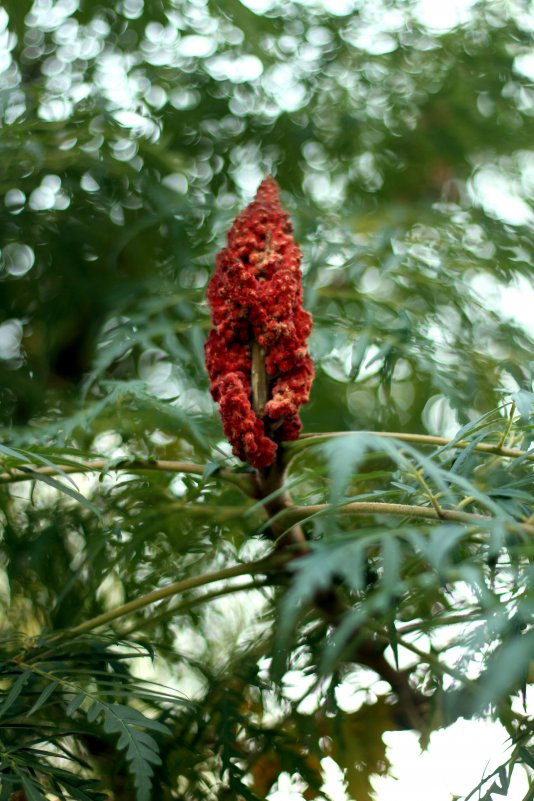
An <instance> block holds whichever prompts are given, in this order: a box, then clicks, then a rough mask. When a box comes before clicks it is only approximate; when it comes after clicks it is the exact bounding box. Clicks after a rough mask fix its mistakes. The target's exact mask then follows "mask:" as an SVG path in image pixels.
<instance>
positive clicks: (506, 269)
mask: <svg viewBox="0 0 534 801" xmlns="http://www.w3.org/2000/svg"><path fill="white" fill-rule="evenodd" d="M252 8H255V9H256V10H255V11H254V10H252ZM533 27H534V19H533V16H532V8H531V6H529V4H528V3H527V2H520V1H519V0H518V1H517V2H504V0H502V1H501V0H487V2H478V3H474V4H473V5H472V6H471V7H470V9H469V10H468V12H466V15H465V19H463V20H462V24H459V25H456V26H455V27H453V28H450V29H447V30H442V31H439V30H432V29H431V28H429V27H427V26H425V25H424V24H423V21H422V17H421V13H420V6H419V5H418V4H416V3H413V2H396V1H395V0H382V2H380V3H372V4H364V3H356V2H354V3H350V2H348V0H347V2H346V3H345V4H344V5H343V6H342V5H341V4H338V5H337V11H336V12H335V13H334V11H332V10H330V11H329V10H328V4H326V3H325V4H323V3H322V2H319V0H315V2H306V3H304V2H297V1H296V0H284V2H283V3H282V2H277V0H265V2H264V3H262V4H261V5H260V4H259V3H258V4H256V5H253V4H250V7H249V6H246V5H244V4H242V3H241V2H239V0H225V2H223V1H222V0H221V1H220V2H218V1H217V0H145V2H143V0H122V2H97V1H95V2H89V1H88V0H34V1H33V2H28V0H7V2H6V0H4V3H3V6H2V7H0V41H1V47H0V112H1V114H2V125H3V129H2V133H1V136H0V156H1V167H0V203H1V211H0V226H1V231H2V237H1V243H0V246H1V260H0V282H1V292H0V313H1V318H0V424H1V427H2V428H1V434H2V440H1V441H2V443H3V444H2V445H0V458H1V459H2V461H3V468H2V470H3V472H2V475H1V476H0V481H1V485H0V503H1V528H2V537H1V541H0V568H1V572H0V576H1V582H0V592H1V598H0V603H1V605H2V624H1V636H2V645H1V647H2V667H1V672H2V675H1V676H0V692H1V697H0V799H1V801H4V799H5V801H7V800H8V799H11V801H15V799H16V801H20V800H21V799H23V798H26V799H28V801H42V799H43V798H49V799H55V798H59V799H80V801H87V800H88V799H91V800H92V801H97V799H104V798H112V799H116V800H117V801H120V799H131V798H134V797H136V798H137V799H138V801H149V799H183V801H185V800H186V799H187V801H197V799H221V801H222V799H230V798H232V799H233V798H243V799H258V798H260V799H261V798H265V797H266V796H267V795H268V793H269V791H270V790H271V789H272V787H273V785H274V783H275V781H276V779H277V777H278V776H279V775H280V773H281V772H284V771H287V772H289V773H290V774H291V775H292V776H294V777H297V776H298V777H300V779H299V780H300V781H301V786H302V790H303V793H304V797H305V798H314V797H319V794H320V788H321V784H322V776H321V759H322V758H323V757H324V756H331V757H332V758H333V759H335V760H336V761H337V762H338V764H339V765H340V767H341V768H342V769H343V770H344V771H345V780H346V787H347V792H348V794H349V797H350V798H352V799H355V801H365V799H369V798H371V797H372V792H373V791H372V777H373V775H383V774H385V773H387V770H388V761H387V755H386V753H385V747H384V745H383V742H382V734H383V733H384V731H387V730H391V729H404V728H410V729H411V728H414V729H416V730H418V731H420V732H421V735H422V738H423V741H426V740H427V739H428V736H429V734H430V733H431V732H432V731H433V730H435V729H437V728H439V727H440V726H444V725H447V724H450V723H451V722H453V721H454V720H455V719H457V718H458V717H462V716H464V717H473V716H493V717H496V718H498V719H499V720H500V721H501V722H502V723H503V724H504V725H505V726H506V728H507V730H508V732H509V734H510V737H511V743H512V748H511V751H509V752H508V753H507V754H506V755H503V765H502V767H501V769H500V770H499V771H498V772H497V773H496V774H495V776H492V777H490V778H489V780H488V781H486V782H483V783H482V786H481V789H480V794H481V797H484V798H486V799H489V798H490V796H491V793H492V792H496V791H497V790H501V791H502V792H506V788H507V786H508V783H509V781H510V776H511V773H512V771H513V768H514V765H515V764H516V763H518V762H519V763H523V764H524V765H525V766H526V767H527V769H530V770H531V769H532V768H533V767H534V751H533V749H532V746H531V745H529V737H530V735H531V725H532V719H531V717H530V716H529V714H528V712H527V710H526V708H525V707H524V706H522V705H521V696H523V697H524V694H525V692H526V685H527V683H528V681H529V666H530V664H531V660H532V656H533V652H534V640H533V636H534V635H533V630H532V610H533V599H532V562H531V558H532V543H533V535H534V520H533V513H534V505H533V500H532V497H533V496H532V480H533V477H532V459H533V454H532V453H531V452H530V451H529V448H530V447H531V440H532V430H533V429H532V427H533V416H532V409H533V406H532V400H533V395H532V370H533V364H534V350H533V342H532V338H531V336H529V335H528V334H527V332H526V330H525V329H524V328H523V327H521V326H519V325H518V324H517V323H516V322H514V321H513V320H512V319H510V318H507V317H506V316H505V315H503V314H502V311H501V310H500V307H499V304H498V303H497V302H495V297H496V296H497V297H498V296H499V294H501V293H502V292H504V291H505V288H506V287H508V286H513V285H514V284H515V283H517V282H519V286H521V287H525V288H526V290H528V288H529V282H530V277H531V258H532V226H533V220H534V214H533V210H532V204H531V203H530V200H529V198H530V197H531V195H532V187H533V177H532V176H533V174H534V172H533V171H534V153H533V152H532V149H531V148H532V141H533V133H534V126H533V123H532V116H533V113H534V94H533V88H532V82H531V81H530V80H529V76H530V77H532V55H530V56H529V53H531V47H532V30H533ZM529 59H530V61H529ZM269 172H272V173H273V174H275V175H276V178H277V180H278V182H279V184H280V186H281V188H282V195H283V202H284V204H285V206H286V207H287V208H288V209H290V211H291V214H292V218H293V220H294V225H295V232H296V238H297V240H298V241H299V242H300V244H301V246H302V250H303V256H304V257H303V272H304V285H305V297H306V307H307V308H308V309H309V310H310V311H311V312H312V313H313V316H314V321H315V325H314V331H313V335H312V338H311V342H310V346H311V351H312V355H313V357H314V360H315V365H316V373H317V377H316V380H315V383H314V387H313V394H312V399H311V402H310V403H309V405H308V406H307V407H306V408H305V409H304V410H303V414H302V419H303V423H304V432H305V434H306V435H307V437H304V438H303V439H301V440H300V441H299V442H298V443H294V444H293V445H291V446H288V447H287V449H286V459H287V461H290V464H289V470H288V475H287V485H288V487H289V488H290V491H291V494H292V497H293V501H294V504H295V509H294V510H293V511H292V512H291V513H289V516H287V517H286V518H285V520H286V525H287V526H290V523H291V522H292V521H295V520H304V521H305V522H304V523H303V525H304V529H305V531H306V534H307V536H308V538H309V540H310V543H311V545H310V549H311V550H310V554H309V555H308V556H305V557H303V558H301V559H300V560H298V561H295V562H293V563H292V564H291V565H290V566H289V567H286V568H283V567H281V566H280V564H277V563H275V562H273V560H272V559H271V560H270V561H267V562H266V563H264V562H260V563H259V564H258V561H259V560H260V559H261V558H262V557H264V556H267V555H268V554H270V553H271V549H272V545H271V543H270V542H269V540H268V538H266V537H265V514H264V511H263V504H262V502H261V500H260V501H258V499H257V498H254V497H251V487H252V484H251V482H252V473H250V472H247V469H246V467H243V466H242V465H239V464H237V462H236V460H235V459H234V458H233V457H232V456H231V455H230V451H229V448H228V446H227V445H226V443H225V442H224V440H223V438H222V430H221V425H220V421H219V418H218V415H217V411H216V409H215V407H214V405H213V403H212V402H211V399H210V397H209V393H208V382H207V378H206V375H205V370H204V366H203V341H204V338H205V334H206V331H207V329H208V327H209V310H208V308H207V305H206V302H205V288H206V283H207V281H208V279H209V275H210V273H211V270H212V267H213V262H214V255H215V253H216V252H217V250H218V249H219V248H220V247H221V246H222V245H223V243H224V234H225V231H226V230H227V229H228V227H229V225H230V223H231V221H232V219H233V218H234V216H235V215H236V213H237V211H238V210H239V209H240V208H242V207H243V206H244V205H245V204H246V203H247V202H249V200H250V199H251V197H252V195H253V194H254V191H255V189H256V186H257V184H258V183H259V181H260V180H261V179H262V178H263V177H264V175H265V174H267V173H269ZM488 187H489V188H488ZM491 187H493V195H492V193H491V191H490V190H491ZM495 188H496V189H495ZM495 192H499V193H500V195H501V197H500V203H495V202H494V200H492V197H494V195H495ZM530 302H532V299H530ZM333 432H368V433H365V434H349V435H347V436H336V437H333V436H332V433H333ZM373 432H374V433H373ZM378 432H382V433H384V432H392V436H386V437H383V436H378ZM314 433H315V434H322V436H320V437H319V436H318V437H311V436H308V435H311V434H314ZM395 433H397V434H401V435H404V439H403V438H402V437H399V436H397V437H395V436H394V435H395ZM421 434H422V435H426V436H427V437H433V439H430V440H429V439H427V440H424V438H423V439H421V438H417V436H415V435H421ZM409 435H414V436H409ZM440 437H441V438H443V439H440ZM292 457H295V458H294V459H293V458H292ZM81 463H83V464H84V465H87V463H89V464H90V465H92V468H91V469H89V468H87V466H85V467H84V468H83V469H80V464H81ZM69 473H73V474H74V477H72V476H69V475H68V474H69ZM252 495H253V492H252ZM347 504H352V505H351V506H347ZM355 504H356V505H355ZM358 504H359V505H358ZM369 504H388V505H387V506H386V505H383V506H376V507H371V506H369ZM392 504H397V505H399V506H398V507H393V506H392ZM309 506H312V507H313V509H311V510H310V509H306V507H309ZM343 506H345V507H346V508H345V509H341V507H343ZM408 507H410V508H408ZM414 507H418V508H419V509H421V508H422V509H423V510H424V511H423V512H417V511H413V509H414ZM411 510H412V511H411ZM291 515H292V517H291ZM433 518H434V519H433ZM247 575H249V577H248V578H247ZM240 576H241V577H242V578H240ZM216 580H218V583H214V587H213V588H211V589H208V590H207V591H206V590H202V589H199V588H202V586H203V585H204V584H206V585H207V584H208V583H211V582H215V581H216ZM168 586H170V589H169V590H166V589H165V588H166V587H168ZM332 587H335V588H336V589H335V592H336V593H337V594H338V596H339V597H342V600H343V604H344V606H343V612H342V613H339V614H336V617H335V620H334V619H333V618H332V617H330V618H329V617H328V615H325V609H324V604H323V607H321V603H318V598H320V597H321V596H320V593H321V592H323V594H324V593H325V592H329V591H330V590H329V589H328V588H332ZM159 589H161V590H162V593H161V596H158V598H157V599H154V597H153V596H148V598H147V599H145V600H143V599H144V596H146V595H147V594H149V593H152V592H153V591H155V590H159ZM219 597H221V600H219ZM158 599H159V600H158ZM154 600H157V603H154ZM149 601H152V602H151V603H149ZM208 601H209V603H208ZM129 602H132V606H131V607H127V608H126V609H123V608H122V607H121V604H124V603H129ZM100 615H103V616H104V617H103V618H99V617H98V616H100ZM381 644H382V645H381ZM386 645H387V648H386ZM384 648H386V650H385V651H384ZM373 649H374V650H373ZM375 651H376V653H378V654H379V659H378V661H376V658H375V657H376V653H375ZM371 652H372V653H371ZM147 655H148V656H152V657H154V658H155V659H156V662H155V664H156V667H157V670H158V671H159V673H158V674H157V675H158V676H159V678H160V679H161V681H162V684H161V685H158V684H154V683H150V682H148V681H146V680H145V679H144V678H143V676H146V670H145V669H138V668H136V665H137V664H138V658H141V657H144V656H145V657H146V656H147ZM408 656H410V660H411V661H410V660H408V661H407V659H408ZM397 658H398V659H400V660H401V667H402V669H401V668H400V667H399V666H398V665H397V664H396V660H397ZM288 668H289V669H290V670H291V671H296V672H297V675H299V676H300V681H301V682H302V687H303V688H304V686H306V687H308V690H307V693H308V699H307V702H308V703H307V705H306V706H305V707H302V706H301V705H300V704H299V701H300V699H299V700H294V696H292V695H291V694H290V693H288V692H287V681H288V678H287V676H288V675H292V676H294V675H295V674H293V673H291V674H287V673H286V671H287V669H288ZM530 671H531V672H530V679H531V678H532V668H531V667H530ZM284 677H285V678H284ZM378 678H382V679H383V680H384V681H385V682H387V686H388V689H387V690H384V689H382V688H383V687H384V686H385V685H384V683H383V682H382V683H381V685H380V688H379V689H376V688H375V689H373V687H374V686H375V684H374V682H375V681H376V679H378ZM355 683H356V686H360V687H362V688H366V687H369V688H370V689H369V690H367V691H364V690H363V689H362V690H359V693H360V697H361V705H360V707H359V709H358V710H357V711H356V712H347V711H344V709H343V708H341V707H340V705H339V700H338V696H337V695H336V687H337V686H338V685H340V684H343V685H344V686H348V685H349V684H350V685H351V686H354V684H355ZM163 685H165V686H163ZM303 693H304V689H303ZM310 699H313V703H312V702H311V701H310ZM304 708H305V709H306V711H303V709H304ZM310 710H312V711H310ZM19 792H21V793H22V795H17V793H19ZM528 798H532V795H528Z"/></svg>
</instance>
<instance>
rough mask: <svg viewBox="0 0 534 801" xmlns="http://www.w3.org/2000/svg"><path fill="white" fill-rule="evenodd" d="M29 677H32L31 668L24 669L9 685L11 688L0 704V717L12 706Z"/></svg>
mask: <svg viewBox="0 0 534 801" xmlns="http://www.w3.org/2000/svg"><path fill="white" fill-rule="evenodd" d="M31 678H32V671H31V670H24V671H23V672H22V673H20V674H19V675H18V676H17V678H16V679H15V681H14V682H13V684H12V685H11V688H10V690H9V692H8V694H7V695H6V697H5V699H4V701H3V703H2V705H1V706H0V717H2V716H4V715H5V714H6V712H7V711H8V710H9V709H10V708H11V707H12V706H13V704H14V703H15V701H16V700H17V698H18V697H19V695H20V694H21V692H22V691H23V689H24V687H25V686H26V684H27V683H28V682H29V680H30V679H31Z"/></svg>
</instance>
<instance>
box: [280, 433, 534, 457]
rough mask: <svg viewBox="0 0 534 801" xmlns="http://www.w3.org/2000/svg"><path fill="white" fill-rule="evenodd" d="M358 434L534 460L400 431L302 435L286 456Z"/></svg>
mask: <svg viewBox="0 0 534 801" xmlns="http://www.w3.org/2000/svg"><path fill="white" fill-rule="evenodd" d="M359 434H364V435H369V434H372V435H373V436H375V437H383V438H384V439H397V440H399V441H400V442H412V443H415V444H419V445H437V446H439V447H447V446H451V447H452V448H469V447H472V448H473V450H475V451H477V452H478V453H489V454H493V455H494V456H506V457H507V458H509V459H518V458H520V457H522V456H524V457H525V459H527V460H534V452H533V453H529V452H528V451H522V450H520V449H519V448H505V447H503V446H501V445H492V444H490V443H488V442H478V443H477V444H476V445H473V443H472V442H469V441H468V440H460V441H459V442H454V440H452V439H447V437H435V436H433V435H430V434H410V433H406V432H402V431H329V432H325V433H317V434H303V435H302V436H301V437H300V438H299V439H298V440H296V441H295V442H288V443H286V450H287V455H288V457H291V456H292V455H293V454H295V455H296V453H297V452H298V453H300V451H301V450H303V449H304V448H306V447H307V446H308V445H318V444H320V443H321V442H328V440H330V439H333V438H335V437H355V436H358V435H359Z"/></svg>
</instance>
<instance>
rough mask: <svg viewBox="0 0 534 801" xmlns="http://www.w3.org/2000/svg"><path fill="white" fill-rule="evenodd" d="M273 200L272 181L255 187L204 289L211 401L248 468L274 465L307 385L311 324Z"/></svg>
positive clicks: (284, 216) (287, 234) (296, 253)
mask: <svg viewBox="0 0 534 801" xmlns="http://www.w3.org/2000/svg"><path fill="white" fill-rule="evenodd" d="M278 192H279V189H278V184H277V183H276V181H275V180H274V178H271V177H268V178H266V179H265V180H264V181H262V183H261V184H260V186H259V188H258V191H257V193H256V197H255V198H254V200H253V201H252V203H251V204H250V205H249V206H247V208H246V209H245V210H244V211H242V212H241V214H240V215H239V216H238V217H237V218H236V220H235V221H234V223H233V225H232V227H231V228H230V231H229V232H228V245H227V247H225V248H223V249H222V250H221V251H220V253H218V254H217V257H216V261H215V272H214V274H213V277H212V278H211V281H210V283H209V286H208V300H209V304H210V308H211V317H212V322H213V328H212V329H211V331H210V333H209V335H208V339H207V342H206V346H205V353H206V368H207V370H208V374H209V377H210V390H211V394H212V396H213V399H214V400H215V401H217V402H218V403H219V411H220V414H221V418H222V421H223V428H224V433H225V435H226V436H227V437H228V440H229V441H230V443H231V444H232V446H233V451H234V454H235V455H236V456H238V457H239V458H240V459H242V460H243V461H246V462H249V463H250V464H251V465H252V466H253V467H256V468H265V467H268V466H269V465H271V464H272V463H273V462H274V460H275V458H276V451H277V446H278V443H279V442H282V441H283V440H291V439H297V438H298V436H299V433H300V429H301V423H300V420H299V416H298V413H299V409H300V407H301V405H302V404H303V403H307V401H308V398H309V394H310V388H311V383H312V380H313V364H312V361H311V358H310V356H309V354H308V351H307V348H306V339H307V337H308V336H309V334H310V331H311V327H312V318H311V315H310V314H308V312H307V311H304V309H303V308H302V284H301V273H300V259H301V253H300V248H299V246H298V245H297V243H296V242H295V240H294V239H293V236H292V233H293V228H292V225H291V221H290V219H289V215H288V213H287V212H286V211H284V210H283V208H282V207H281V205H280V201H279V198H278ZM253 343H256V345H257V347H256V353H257V352H260V353H261V358H262V361H264V365H262V366H261V369H262V370H263V369H264V370H265V374H266V383H267V398H266V402H265V406H264V408H263V410H260V409H258V410H257V412H256V411H255V408H256V406H257V403H258V399H255V398H253V397H252V361H253V357H252V351H253ZM258 348H259V349H261V350H260V351H258Z"/></svg>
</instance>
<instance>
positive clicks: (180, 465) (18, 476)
mask: <svg viewBox="0 0 534 801" xmlns="http://www.w3.org/2000/svg"><path fill="white" fill-rule="evenodd" d="M24 467H25V468H26V469H25V470H20V469H19V468H16V467H14V468H12V469H11V470H9V471H7V472H5V473H0V484H12V483H15V482H19V481H33V480H34V479H35V477H36V476H35V474H37V476H57V475H61V473H89V472H91V471H95V472H99V471H102V470H106V469H109V471H110V472H116V471H119V470H121V471H124V472H126V473H145V472H147V473H150V472H159V473H190V474H191V475H197V476H203V475H204V471H205V465H203V464H195V463H193V462H174V461H167V460H165V459H158V460H155V461H150V462H149V461H147V462H144V461H142V460H140V459H136V460H134V461H131V462H129V461H124V462H119V463H117V464H114V465H112V466H111V465H110V463H109V461H108V460H107V459H95V460H94V461H91V462H80V463H79V464H76V465H73V464H72V463H71V464H65V465H62V464H60V465H57V466H53V467H50V466H48V465H46V466H42V465H39V466H35V465H24ZM28 470H31V473H29V472H27V471H28ZM210 478H221V479H222V480H223V481H227V482H229V483H230V484H234V485H235V486H237V487H239V489H240V490H242V491H243V492H244V493H245V494H246V495H252V494H253V492H254V484H253V480H252V477H251V476H250V475H247V474H246V473H236V472H235V471H233V470H229V469H228V468H226V467H222V468H221V469H220V470H217V471H216V472H214V473H212V474H211V475H210Z"/></svg>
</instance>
